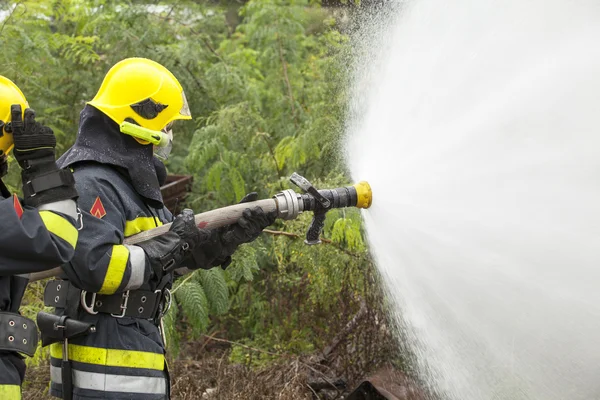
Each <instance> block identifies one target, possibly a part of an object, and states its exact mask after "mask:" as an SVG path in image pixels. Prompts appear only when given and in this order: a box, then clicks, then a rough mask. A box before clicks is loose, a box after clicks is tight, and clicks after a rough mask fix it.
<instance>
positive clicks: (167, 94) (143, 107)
mask: <svg viewBox="0 0 600 400" xmlns="http://www.w3.org/2000/svg"><path fill="white" fill-rule="evenodd" d="M88 104H90V105H92V106H94V107H95V108H97V109H99V110H100V111H102V112H103V113H104V114H106V115H108V116H109V117H110V118H111V119H112V120H113V121H115V122H116V123H117V124H119V125H120V124H121V123H123V122H124V121H129V122H131V120H133V121H135V123H137V124H138V125H140V126H142V127H144V128H148V129H152V130H155V131H160V130H161V129H163V128H165V127H166V126H167V125H168V124H169V123H170V122H173V121H175V120H178V119H192V115H191V114H190V109H189V107H188V103H187V100H186V98H185V93H184V92H183V88H182V87H181V84H180V83H179V81H178V80H177V78H175V76H174V75H173V74H172V73H171V72H170V71H169V70H168V69H166V68H165V67H163V66H162V65H160V64H159V63H157V62H155V61H152V60H148V59H146V58H126V59H125V60H122V61H119V62H118V63H116V64H115V65H114V66H113V67H112V68H111V69H110V70H109V71H108V73H107V74H106V76H105V77H104V81H102V85H101V86H100V90H98V93H96V96H95V97H94V99H93V100H92V101H90V102H88Z"/></svg>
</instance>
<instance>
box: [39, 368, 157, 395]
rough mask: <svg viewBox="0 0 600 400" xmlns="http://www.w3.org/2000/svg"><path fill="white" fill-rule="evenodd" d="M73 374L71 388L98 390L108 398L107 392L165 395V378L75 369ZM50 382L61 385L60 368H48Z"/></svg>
mask: <svg viewBox="0 0 600 400" xmlns="http://www.w3.org/2000/svg"><path fill="white" fill-rule="evenodd" d="M72 372H73V386H74V387H76V388H80V389H88V390H99V391H103V392H107V393H105V395H107V396H108V392H122V393H143V394H166V393H167V382H166V379H165V378H157V377H150V376H132V375H113V374H101V373H98V372H86V371H79V370H76V369H73V370H72ZM50 379H51V380H52V382H54V383H57V384H62V371H61V369H60V367H55V366H53V365H51V366H50Z"/></svg>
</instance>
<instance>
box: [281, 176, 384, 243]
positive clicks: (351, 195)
mask: <svg viewBox="0 0 600 400" xmlns="http://www.w3.org/2000/svg"><path fill="white" fill-rule="evenodd" d="M290 180H291V181H292V182H293V183H294V184H296V185H298V186H299V187H300V188H301V189H302V190H303V191H304V192H305V193H304V194H297V193H296V192H294V191H293V190H291V189H288V190H284V191H283V192H280V193H278V194H276V195H275V196H274V199H275V201H276V202H277V210H278V216H279V218H283V219H288V220H289V219H295V218H296V217H298V215H299V214H300V213H301V212H304V211H313V212H314V213H315V216H314V218H313V221H312V223H311V224H310V227H309V229H308V233H307V234H306V241H305V242H306V243H307V244H317V243H320V242H321V241H320V239H319V236H320V234H321V231H322V229H323V225H324V223H325V213H327V211H329V210H331V209H332V208H344V207H358V208H369V207H370V206H371V204H372V202H373V193H372V191H371V186H370V185H369V184H368V183H367V182H365V181H362V182H359V183H357V184H355V185H353V186H345V187H339V188H335V189H321V190H317V189H315V187H314V186H313V185H312V184H311V183H310V182H309V181H308V180H307V179H305V178H304V177H302V176H300V175H298V174H297V173H295V172H294V174H293V175H292V177H291V178H290Z"/></svg>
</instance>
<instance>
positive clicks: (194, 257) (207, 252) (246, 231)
mask: <svg viewBox="0 0 600 400" xmlns="http://www.w3.org/2000/svg"><path fill="white" fill-rule="evenodd" d="M257 199H258V194H257V193H256V192H252V193H249V194H247V195H246V196H244V198H243V199H242V200H241V201H240V203H248V202H252V201H256V200H257ZM276 216H277V214H276V213H275V212H273V213H269V214H266V213H265V212H264V211H263V210H262V209H261V208H260V207H255V208H254V209H253V210H250V209H249V208H248V209H246V210H244V212H243V213H242V217H240V219H239V220H238V221H237V222H236V223H235V224H232V225H229V226H225V227H222V228H217V229H199V231H200V232H201V236H202V239H201V240H198V242H197V244H196V246H195V247H194V249H193V250H192V254H191V257H190V258H189V259H188V260H187V261H186V263H185V266H186V267H187V268H190V269H197V268H203V269H210V268H212V267H216V266H221V268H223V269H225V268H227V267H228V266H229V264H231V255H232V254H233V253H234V252H235V250H236V249H237V248H238V246H239V245H240V244H242V243H248V242H251V241H253V240H255V239H256V238H257V237H258V236H259V235H260V233H261V232H262V230H263V229H264V228H266V227H267V226H269V225H271V224H272V223H273V222H275V218H276Z"/></svg>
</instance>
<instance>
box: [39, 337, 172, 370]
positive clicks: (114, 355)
mask: <svg viewBox="0 0 600 400" xmlns="http://www.w3.org/2000/svg"><path fill="white" fill-rule="evenodd" d="M50 356H51V357H52V358H58V359H62V343H53V344H51V345H50ZM69 360H72V361H77V362H81V363H86V364H94V365H106V366H109V367H126V368H146V369H154V370H157V371H163V370H164V369H165V356H164V355H163V354H158V353H150V352H147V351H136V350H117V349H101V348H98V347H89V346H80V345H77V344H69Z"/></svg>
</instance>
